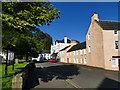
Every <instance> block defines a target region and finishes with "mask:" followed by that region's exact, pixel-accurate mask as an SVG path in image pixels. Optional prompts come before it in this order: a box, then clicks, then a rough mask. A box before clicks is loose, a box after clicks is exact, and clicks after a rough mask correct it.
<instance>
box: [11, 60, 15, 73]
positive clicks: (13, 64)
mask: <svg viewBox="0 0 120 90" xmlns="http://www.w3.org/2000/svg"><path fill="white" fill-rule="evenodd" d="M14 61H15V60H14V59H13V61H12V71H14Z"/></svg>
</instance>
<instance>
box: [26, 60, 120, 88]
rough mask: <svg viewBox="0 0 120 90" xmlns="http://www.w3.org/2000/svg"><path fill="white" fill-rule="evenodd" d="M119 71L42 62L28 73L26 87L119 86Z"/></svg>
mask: <svg viewBox="0 0 120 90" xmlns="http://www.w3.org/2000/svg"><path fill="white" fill-rule="evenodd" d="M119 75H120V74H119V72H117V71H107V70H103V69H100V68H93V67H88V66H82V65H75V64H65V63H52V62H42V63H36V69H35V70H34V72H33V73H31V74H30V75H29V78H28V80H27V83H26V88H28V89H34V88H68V89H70V88H74V89H80V90H85V89H87V88H92V89H93V88H94V89H96V90H98V89H100V88H116V89H117V88H119V87H120V82H119V78H118V77H120V76H119Z"/></svg>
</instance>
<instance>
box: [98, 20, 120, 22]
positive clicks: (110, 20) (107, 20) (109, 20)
mask: <svg viewBox="0 0 120 90" xmlns="http://www.w3.org/2000/svg"><path fill="white" fill-rule="evenodd" d="M99 21H106V22H120V21H111V20H99Z"/></svg>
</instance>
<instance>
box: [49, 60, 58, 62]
mask: <svg viewBox="0 0 120 90" xmlns="http://www.w3.org/2000/svg"><path fill="white" fill-rule="evenodd" d="M48 62H57V60H55V59H48Z"/></svg>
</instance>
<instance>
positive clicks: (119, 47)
mask: <svg viewBox="0 0 120 90" xmlns="http://www.w3.org/2000/svg"><path fill="white" fill-rule="evenodd" d="M116 41H117V42H118V49H120V41H118V40H115V42H114V45H115V47H114V48H115V49H116ZM118 49H116V50H118Z"/></svg>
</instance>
